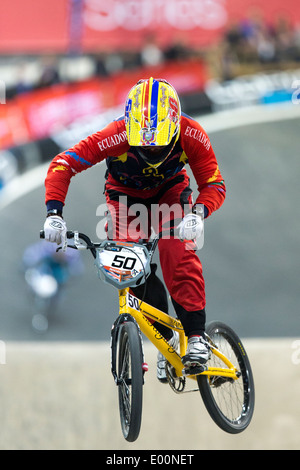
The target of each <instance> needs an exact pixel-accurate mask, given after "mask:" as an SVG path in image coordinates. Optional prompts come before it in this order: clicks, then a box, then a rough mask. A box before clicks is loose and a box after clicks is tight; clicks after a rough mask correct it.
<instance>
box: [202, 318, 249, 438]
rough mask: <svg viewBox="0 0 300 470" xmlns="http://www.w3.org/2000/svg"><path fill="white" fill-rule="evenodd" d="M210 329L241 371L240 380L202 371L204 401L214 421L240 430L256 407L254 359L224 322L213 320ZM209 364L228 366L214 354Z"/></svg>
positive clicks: (213, 338) (232, 431)
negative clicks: (213, 375) (252, 368)
mask: <svg viewBox="0 0 300 470" xmlns="http://www.w3.org/2000/svg"><path fill="white" fill-rule="evenodd" d="M206 333H207V335H208V336H209V338H210V339H211V341H212V342H213V343H214V344H215V345H216V346H217V347H218V349H219V350H220V351H221V352H222V353H223V354H225V355H226V356H227V357H228V359H229V360H230V361H231V362H232V363H233V365H234V366H235V367H236V368H237V369H238V371H239V372H240V374H241V375H240V377H239V378H238V379H237V380H232V379H231V380H230V379H226V378H223V377H217V376H215V377H208V376H205V375H198V376H197V381H198V386H199V390H200V393H201V396H202V399H203V402H204V405H205V407H206V409H207V411H208V413H209V414H210V416H211V418H212V419H213V420H214V422H215V423H216V424H217V425H218V426H219V427H220V428H221V429H222V430H223V431H225V432H228V433H230V434H238V433H240V432H242V431H244V430H245V429H246V428H247V427H248V426H249V424H250V422H251V419H252V416H253V411H254V402H255V391H254V380H253V374H252V370H251V366H250V362H249V359H248V356H247V354H246V351H245V348H244V346H243V345H242V342H241V340H240V339H239V337H238V336H237V335H236V333H235V332H234V331H233V330H232V329H231V328H229V327H228V326H227V325H225V324H224V323H221V322H211V323H209V324H208V325H207V328H206ZM207 365H208V366H211V367H223V366H224V365H223V363H222V361H221V360H220V359H219V358H217V357H216V356H215V355H214V354H212V357H211V359H210V360H209V361H208V363H207Z"/></svg>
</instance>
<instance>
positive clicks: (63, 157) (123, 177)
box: [45, 115, 226, 215]
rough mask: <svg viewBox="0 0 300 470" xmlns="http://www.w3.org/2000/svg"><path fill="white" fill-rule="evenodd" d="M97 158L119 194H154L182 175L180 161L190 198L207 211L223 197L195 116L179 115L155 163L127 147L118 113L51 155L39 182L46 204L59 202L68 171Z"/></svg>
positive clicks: (207, 142) (76, 170) (211, 153)
mask: <svg viewBox="0 0 300 470" xmlns="http://www.w3.org/2000/svg"><path fill="white" fill-rule="evenodd" d="M103 160H106V164H107V170H108V171H107V179H108V182H109V183H110V184H114V183H115V184H117V185H118V186H120V185H122V187H123V188H124V192H125V193H126V191H128V192H130V193H131V194H132V195H133V194H138V197H141V198H143V197H144V198H147V197H150V196H152V195H155V194H156V193H157V192H158V191H160V190H161V189H162V188H163V185H164V184H165V183H166V182H167V181H170V179H172V178H174V177H175V176H176V175H179V174H180V173H183V174H186V170H185V165H187V164H189V166H190V168H191V170H192V173H193V175H194V177H195V179H196V182H197V185H198V190H199V195H198V197H197V199H196V201H195V202H196V203H199V204H203V205H204V206H205V207H206V209H207V215H210V214H211V213H212V212H213V211H215V210H217V209H218V208H219V207H220V206H221V204H222V203H223V201H224V199H225V191H226V190H225V184H224V181H223V178H222V175H221V173H220V170H219V167H218V163H217V160H216V157H215V154H214V151H213V148H212V146H211V143H210V140H209V138H208V136H207V134H206V132H205V131H204V129H203V128H202V127H201V126H200V124H199V123H198V122H197V121H195V120H194V119H192V118H191V117H189V116H187V115H182V116H181V130H180V136H179V139H178V141H177V143H176V145H175V147H174V149H173V150H172V152H171V154H170V155H169V156H168V158H167V159H166V160H165V161H164V162H163V163H162V164H161V165H160V166H158V167H155V166H151V165H148V164H147V163H146V162H145V161H144V160H143V159H142V157H141V156H140V155H139V154H138V152H137V151H136V148H135V147H130V146H129V144H128V141H127V135H126V129H125V122H124V119H123V118H121V119H119V120H116V121H113V122H111V123H110V124H109V125H107V126H106V127H105V128H104V129H103V130H101V131H99V132H96V133H95V134H92V135H91V136H89V137H87V138H86V139H84V140H82V141H80V142H79V143H78V144H77V145H75V146H74V147H72V148H71V149H69V150H66V151H64V152H62V153H60V154H59V155H57V156H56V157H55V158H54V159H53V160H52V162H51V164H50V166H49V170H48V173H47V177H46V181H45V185H46V204H47V207H48V208H50V207H51V208H59V207H58V205H60V207H62V206H63V204H64V202H65V198H66V194H67V191H68V187H69V183H70V180H71V178H72V176H74V175H76V174H77V173H79V172H81V171H83V170H86V169H88V168H90V167H92V166H93V165H95V164H96V163H99V162H101V161H103ZM136 191H138V193H136Z"/></svg>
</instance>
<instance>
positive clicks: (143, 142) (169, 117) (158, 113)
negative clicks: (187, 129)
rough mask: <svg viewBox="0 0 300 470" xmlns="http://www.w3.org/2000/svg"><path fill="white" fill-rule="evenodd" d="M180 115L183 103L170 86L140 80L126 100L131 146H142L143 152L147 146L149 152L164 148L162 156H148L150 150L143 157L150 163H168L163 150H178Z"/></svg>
mask: <svg viewBox="0 0 300 470" xmlns="http://www.w3.org/2000/svg"><path fill="white" fill-rule="evenodd" d="M180 116H181V108H180V101H179V98H178V95H177V92H176V90H175V89H174V88H173V86H172V85H171V84H170V83H168V82H167V81H166V80H163V79H155V78H152V77H151V78H149V79H147V80H140V81H139V82H138V83H137V84H136V85H134V87H132V88H131V90H130V92H129V94H128V97H127V100H126V106H125V125H126V132H127V138H128V142H129V145H130V146H135V147H141V150H142V148H143V147H147V149H149V150H151V147H161V148H162V152H161V156H158V153H157V152H156V153H155V154H154V153H151V152H148V153H147V149H146V148H145V149H143V150H144V151H143V152H141V155H142V156H143V158H144V159H145V160H146V161H148V160H149V163H158V162H161V161H162V160H165V159H166V155H165V153H166V152H165V151H163V150H164V149H163V147H168V148H169V146H171V147H172V148H173V147H174V144H175V142H176V141H177V139H178V137H179V133H180ZM172 148H171V150H172ZM153 150H154V149H153ZM157 150H159V149H157ZM165 150H167V149H165ZM171 150H170V151H171ZM169 153H170V152H168V155H169ZM154 155H156V157H154ZM168 155H167V156H168ZM154 160H155V161H154Z"/></svg>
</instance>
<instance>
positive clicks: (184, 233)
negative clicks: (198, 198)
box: [178, 213, 204, 240]
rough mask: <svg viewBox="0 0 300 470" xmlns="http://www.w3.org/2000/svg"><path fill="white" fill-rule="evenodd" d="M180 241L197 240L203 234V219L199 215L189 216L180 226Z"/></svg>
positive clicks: (185, 217)
mask: <svg viewBox="0 0 300 470" xmlns="http://www.w3.org/2000/svg"><path fill="white" fill-rule="evenodd" d="M178 230H179V238H180V240H197V239H198V238H200V237H201V236H202V234H203V230H204V222H203V218H202V217H201V216H200V215H198V214H193V213H190V214H187V215H186V216H184V218H183V219H182V221H181V222H180V224H179V225H178Z"/></svg>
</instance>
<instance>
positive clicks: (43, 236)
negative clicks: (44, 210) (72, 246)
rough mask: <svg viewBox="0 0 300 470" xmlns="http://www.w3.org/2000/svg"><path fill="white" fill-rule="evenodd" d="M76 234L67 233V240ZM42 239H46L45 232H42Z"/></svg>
mask: <svg viewBox="0 0 300 470" xmlns="http://www.w3.org/2000/svg"><path fill="white" fill-rule="evenodd" d="M73 237H74V233H73V232H71V231H70V232H67V238H73ZM40 238H45V232H44V230H40Z"/></svg>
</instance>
